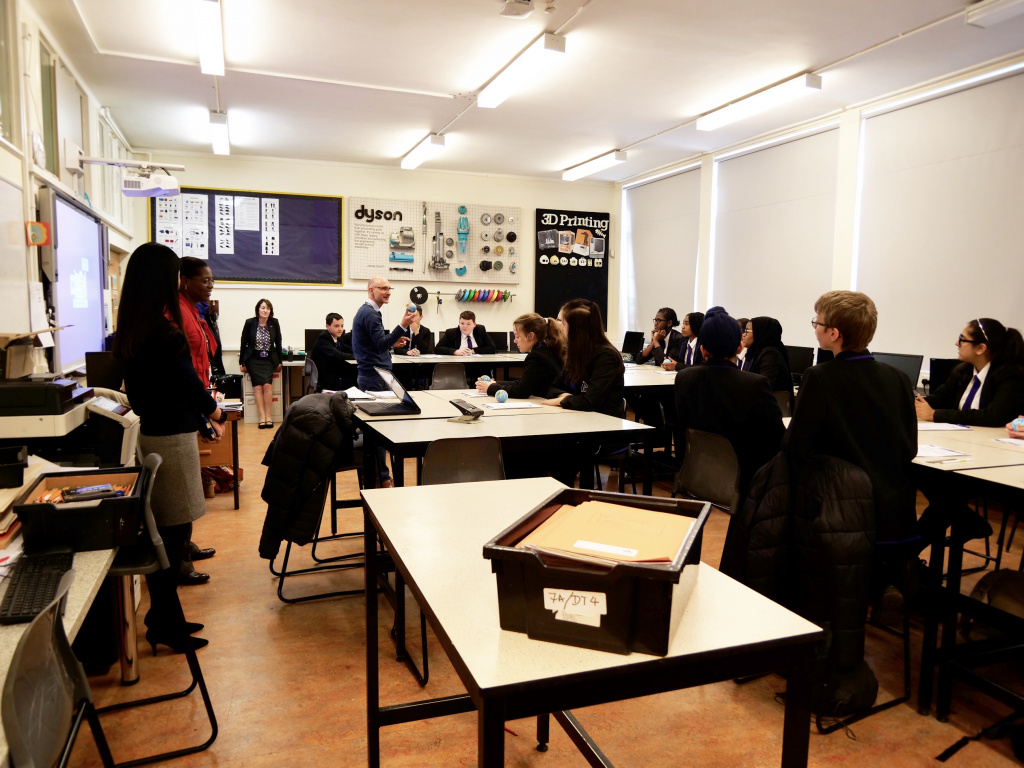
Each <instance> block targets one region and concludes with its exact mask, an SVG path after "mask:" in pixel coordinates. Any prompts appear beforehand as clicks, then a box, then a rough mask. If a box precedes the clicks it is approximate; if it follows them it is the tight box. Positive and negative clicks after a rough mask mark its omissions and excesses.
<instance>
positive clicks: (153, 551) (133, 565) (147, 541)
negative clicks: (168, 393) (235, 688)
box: [96, 453, 218, 768]
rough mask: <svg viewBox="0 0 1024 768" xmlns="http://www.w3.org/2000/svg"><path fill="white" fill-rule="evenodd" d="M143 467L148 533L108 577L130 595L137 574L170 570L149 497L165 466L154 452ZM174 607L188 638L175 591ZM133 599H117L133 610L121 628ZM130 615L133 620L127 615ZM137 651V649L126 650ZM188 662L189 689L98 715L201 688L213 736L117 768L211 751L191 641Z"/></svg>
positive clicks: (122, 552) (122, 554) (120, 555)
mask: <svg viewBox="0 0 1024 768" xmlns="http://www.w3.org/2000/svg"><path fill="white" fill-rule="evenodd" d="M142 463H143V465H144V466H145V467H146V468H147V469H148V470H149V480H148V485H147V486H146V488H145V489H144V492H143V499H144V504H143V511H144V514H145V520H146V534H145V535H143V536H140V538H139V542H138V544H136V545H135V546H133V547H121V548H120V549H119V550H118V552H117V556H116V557H115V558H114V563H113V565H111V567H110V571H109V574H110V575H111V576H114V577H115V578H118V580H119V585H118V586H119V590H128V592H129V594H130V593H131V592H130V590H131V587H130V584H131V580H132V577H134V576H137V575H144V574H147V573H155V572H156V571H159V570H163V569H165V568H168V567H169V561H168V559H167V553H166V551H165V550H164V542H163V539H161V537H160V532H159V531H158V530H157V527H156V520H155V518H154V517H153V509H152V507H151V506H150V498H151V496H152V493H153V481H154V480H155V479H156V475H157V473H158V472H159V470H160V465H161V464H162V463H163V460H162V458H161V457H160V455H159V454H156V453H151V454H149V455H148V456H146V458H145V459H144V460H143V462H142ZM174 594H175V599H174V604H173V606H172V610H173V612H174V615H173V616H172V617H171V620H172V622H173V623H174V624H175V625H177V626H179V627H180V629H181V634H182V636H183V637H184V636H186V633H185V613H184V611H183V610H182V608H181V602H180V601H179V600H178V598H177V593H176V592H175V593H174ZM134 602H135V601H134V599H131V600H127V599H125V596H124V593H123V592H122V593H121V599H120V600H118V604H119V605H120V606H124V607H125V608H128V606H129V605H130V608H128V610H126V611H122V613H123V614H124V615H122V616H121V621H122V627H124V626H125V625H126V623H128V622H130V623H131V624H132V625H133V626H134V610H135V605H134ZM128 614H130V618H129V616H128ZM121 637H122V638H124V637H125V633H122V634H121ZM127 650H129V651H132V652H134V651H135V649H134V648H129V649H127ZM185 659H186V661H187V662H188V667H189V671H190V672H191V674H192V680H191V682H190V683H189V686H188V687H187V688H185V689H184V690H182V691H177V692H174V693H166V694H163V695H160V696H150V697H149V698H145V699H137V700H135V701H125V702H121V703H120V704H111V705H110V706H107V707H102V708H100V709H97V710H96V712H97V714H100V715H103V714H106V713H108V712H118V711H121V710H125V709H133V708H135V707H144V706H148V705H150V704H159V703H161V702H165V701H172V700H174V699H180V698H183V697H185V696H188V695H189V694H191V693H192V691H194V690H195V689H196V687H197V686H198V688H199V693H200V695H201V696H202V699H203V706H204V707H205V708H206V716H207V718H208V719H209V722H210V737H209V738H208V739H207V740H206V741H204V742H202V743H201V744H196V745H195V746H191V747H184V748H182V749H176V750H172V751H169V752H162V753H160V754H156V755H150V756H148V757H141V758H138V759H136V760H130V761H128V762H124V763H118V764H117V765H118V768H126V767H127V766H133V765H144V764H146V763H155V762H159V761H161V760H173V759H174V758H177V757H182V756H184V755H191V754H195V753H196V752H202V751H203V750H205V749H207V748H209V746H210V745H211V744H213V742H214V741H215V740H216V739H217V732H218V729H217V716H216V715H215V714H214V711H213V702H212V701H211V700H210V692H209V691H208V690H207V688H206V679H205V678H204V677H203V670H202V668H201V667H200V666H199V659H198V657H197V656H196V651H195V648H194V647H193V646H192V644H191V643H190V642H186V643H185Z"/></svg>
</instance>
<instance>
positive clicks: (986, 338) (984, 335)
mask: <svg viewBox="0 0 1024 768" xmlns="http://www.w3.org/2000/svg"><path fill="white" fill-rule="evenodd" d="M974 322H976V323H977V324H978V328H980V329H981V335H982V337H983V338H984V339H985V342H986V343H987V342H988V334H987V333H985V326H984V325H982V324H981V320H980V319H978V320H975V321H974Z"/></svg>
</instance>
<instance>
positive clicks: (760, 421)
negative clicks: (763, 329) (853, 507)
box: [675, 307, 785, 493]
mask: <svg viewBox="0 0 1024 768" xmlns="http://www.w3.org/2000/svg"><path fill="white" fill-rule="evenodd" d="M740 336H741V331H740V327H739V324H738V323H737V322H736V320H735V318H732V317H730V316H729V313H728V312H726V311H725V309H724V308H722V307H712V308H711V309H710V310H708V312H707V314H706V315H705V316H704V322H703V325H702V326H701V332H700V353H701V355H702V356H703V358H704V362H705V364H704V365H691V366H688V367H686V368H683V369H681V370H680V371H679V373H677V374H676V383H675V400H676V424H677V425H678V430H679V432H678V437H677V445H683V444H684V440H685V435H686V429H688V428H690V429H699V430H701V431H703V432H713V433H715V434H717V435H722V436H723V437H725V438H726V439H728V440H729V442H730V443H731V444H732V447H733V450H735V451H736V458H737V459H739V464H740V492H741V493H746V491H747V488H748V487H749V485H750V480H751V478H752V477H753V476H754V473H755V472H756V471H757V470H758V469H759V468H760V467H761V466H763V465H764V464H766V463H768V461H769V460H770V459H771V458H772V457H773V456H774V455H775V454H776V453H777V452H778V450H779V445H780V444H781V442H782V436H783V434H784V433H785V428H784V427H783V425H782V411H780V410H779V405H778V403H777V402H776V401H775V397H774V395H772V392H771V389H770V387H769V386H768V380H767V379H766V378H765V377H764V376H758V375H757V374H754V373H747V372H745V371H741V370H740V369H739V368H738V367H737V365H736V355H737V354H738V353H739V349H740Z"/></svg>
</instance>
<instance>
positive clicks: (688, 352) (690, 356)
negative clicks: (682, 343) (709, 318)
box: [686, 344, 693, 365]
mask: <svg viewBox="0 0 1024 768" xmlns="http://www.w3.org/2000/svg"><path fill="white" fill-rule="evenodd" d="M692 362H693V347H691V346H690V345H689V344H687V345H686V364H687V365H689V364H690V363H692Z"/></svg>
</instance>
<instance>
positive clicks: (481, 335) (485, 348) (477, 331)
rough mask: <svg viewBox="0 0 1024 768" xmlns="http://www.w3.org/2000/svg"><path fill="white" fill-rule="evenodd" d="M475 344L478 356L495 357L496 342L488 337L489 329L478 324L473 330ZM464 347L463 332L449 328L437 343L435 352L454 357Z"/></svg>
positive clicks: (456, 328)
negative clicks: (456, 351)
mask: <svg viewBox="0 0 1024 768" xmlns="http://www.w3.org/2000/svg"><path fill="white" fill-rule="evenodd" d="M473 343H474V344H475V345H476V347H475V348H474V350H473V351H474V352H476V353H477V354H478V355H493V354H494V352H495V349H494V342H493V341H491V337H490V336H488V335H487V329H486V328H484V327H483V326H482V325H480V324H479V323H477V325H476V327H475V328H474V329H473ZM461 346H462V331H460V330H459V329H458V327H457V326H456V327H455V328H449V329H448V330H447V331H445V332H444V335H443V336H441V338H440V339H438V341H437V347H435V351H436V352H437V354H439V355H454V354H455V350H457V349H458V348H459V347H461Z"/></svg>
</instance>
